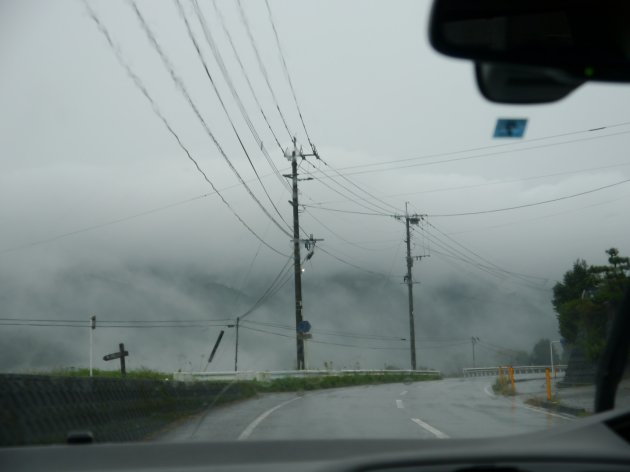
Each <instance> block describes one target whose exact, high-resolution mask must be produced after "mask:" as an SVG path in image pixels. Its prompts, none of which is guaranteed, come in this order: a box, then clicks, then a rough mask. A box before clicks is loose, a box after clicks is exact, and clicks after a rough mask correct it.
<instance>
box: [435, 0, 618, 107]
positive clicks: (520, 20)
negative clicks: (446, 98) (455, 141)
mask: <svg viewBox="0 0 630 472" xmlns="http://www.w3.org/2000/svg"><path fill="white" fill-rule="evenodd" d="M429 39H430V41H431V44H432V46H433V47H434V48H435V49H436V50H437V51H438V52H441V53H443V54H445V55H448V56H452V57H459V58H463V59H471V60H473V61H475V62H476V63H477V64H478V66H477V69H478V70H477V72H478V73H477V77H480V76H483V75H484V74H480V73H479V68H480V66H479V64H480V63H484V64H486V65H488V64H491V65H493V70H495V71H496V70H499V71H500V76H501V77H502V78H505V77H507V76H509V70H501V69H502V68H503V66H504V65H510V66H518V67H517V68H512V69H511V70H513V71H517V72H518V75H519V77H517V79H518V80H519V82H520V84H521V85H523V84H526V82H527V81H526V80H524V78H525V79H526V78H527V77H528V76H536V77H537V80H535V81H534V82H533V85H535V82H536V81H540V79H541V77H544V81H545V85H544V86H545V87H546V89H547V92H546V93H544V96H545V97H546V99H545V100H542V101H550V98H551V99H553V93H552V94H550V93H549V91H550V90H551V89H553V88H557V89H558V90H559V91H561V93H560V96H558V97H557V98H561V97H562V96H565V95H566V94H567V93H568V92H570V91H571V90H573V89H574V88H575V87H577V86H579V85H580V84H581V83H582V82H584V81H587V80H602V81H619V82H628V81H630V2H627V1H612V0H523V1H517V0H435V2H434V4H433V11H432V14H431V23H430V26H429ZM484 67H485V68H487V67H486V66H484ZM527 68H530V71H529V72H528V71H527ZM534 68H544V70H545V72H542V73H541V72H540V71H536V70H534ZM541 70H542V69H541ZM508 82H509V81H508ZM553 82H558V84H559V87H555V86H554V85H553ZM481 86H482V84H481V83H480V87H481ZM481 88H482V90H483V87H481ZM521 92H522V89H521ZM491 95H492V94H491ZM534 95H535V94H534ZM506 98H508V101H510V100H509V94H508V96H506ZM530 98H531V100H529V102H530V103H531V102H536V101H537V100H536V97H535V96H532V97H530ZM557 98H556V99H557ZM498 101H501V100H498ZM510 102H512V103H514V101H510ZM517 102H518V100H517ZM520 102H521V103H522V102H523V101H522V100H521V101H520Z"/></svg>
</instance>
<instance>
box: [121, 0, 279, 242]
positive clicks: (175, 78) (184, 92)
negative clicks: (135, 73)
mask: <svg viewBox="0 0 630 472" xmlns="http://www.w3.org/2000/svg"><path fill="white" fill-rule="evenodd" d="M178 4H179V3H178ZM131 6H132V8H133V10H134V12H135V14H136V17H137V18H138V21H139V23H140V26H141V28H142V30H143V31H144V33H145V34H146V36H147V39H148V40H149V43H150V44H151V45H152V46H153V48H154V49H155V51H156V52H157V53H158V55H159V56H160V59H161V60H162V63H163V64H164V66H165V68H166V69H167V70H168V72H169V74H170V76H171V79H172V80H173V82H174V83H175V85H176V86H177V88H178V89H179V91H180V92H181V93H182V95H184V97H185V98H186V101H187V102H188V104H189V105H190V107H191V108H192V110H193V112H194V114H195V116H196V117H197V119H198V120H199V121H200V123H201V125H202V126H203V128H204V130H205V131H206V134H207V135H208V136H209V137H210V139H211V140H212V142H213V143H214V145H215V147H216V148H217V150H218V151H219V154H221V157H223V160H225V162H226V163H227V164H228V166H229V167H230V169H231V170H232V172H233V173H234V175H235V176H236V177H237V179H238V180H239V182H241V184H242V185H243V187H244V188H245V190H246V191H247V193H248V194H249V195H250V197H251V198H252V200H254V201H255V202H256V204H257V205H258V207H259V208H260V209H261V210H262V211H263V213H264V214H265V215H266V216H267V217H268V218H269V219H270V220H271V222H272V223H274V224H275V225H276V226H277V227H278V229H280V231H282V232H283V233H284V234H286V235H289V236H290V233H289V232H288V231H287V230H286V229H285V228H284V227H283V226H282V225H281V224H280V223H278V221H276V219H275V218H274V217H273V215H272V214H271V213H269V211H268V210H267V208H265V206H264V205H263V204H262V203H261V201H260V200H259V199H258V197H256V195H255V194H254V192H253V191H252V189H251V188H250V187H249V185H247V183H246V182H245V180H244V179H243V177H242V176H241V174H240V173H239V172H238V170H237V169H236V168H235V167H234V165H233V164H232V161H231V160H230V158H229V157H228V156H227V154H226V153H225V151H224V149H223V147H222V146H221V144H220V143H219V141H218V140H217V138H216V136H215V135H214V133H213V132H212V130H211V129H210V127H209V126H208V123H207V122H206V120H205V119H204V118H203V116H202V115H201V112H200V111H199V108H198V107H197V105H196V104H195V102H194V100H193V99H192V97H191V96H190V93H189V92H188V89H187V88H186V86H185V84H184V82H183V81H182V79H181V77H179V76H178V75H177V73H176V72H175V69H174V67H173V65H172V64H171V61H170V60H169V58H168V56H167V55H166V53H165V52H164V50H163V49H162V47H161V46H160V44H159V43H158V41H157V39H156V37H155V35H154V34H153V31H152V30H151V28H150V27H149V25H148V23H147V22H146V20H145V19H144V16H143V15H142V13H141V12H140V10H139V8H138V5H137V4H136V1H135V0H131Z"/></svg>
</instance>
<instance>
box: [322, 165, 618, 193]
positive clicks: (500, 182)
mask: <svg viewBox="0 0 630 472" xmlns="http://www.w3.org/2000/svg"><path fill="white" fill-rule="evenodd" d="M627 166H630V162H623V163H616V164H610V165H606V166H597V167H589V168H584V169H576V170H569V171H564V172H554V173H552V174H542V175H533V176H529V177H522V178H518V179H507V180H496V181H493V182H485V183H481V184H470V185H460V186H456V187H441V188H435V189H429V190H421V191H419V192H408V193H397V194H391V195H387V197H400V196H406V195H420V194H425V193H436V192H450V191H453V190H466V189H472V188H480V187H491V186H495V185H505V184H511V183H516V182H527V181H529V180H539V179H546V178H549V177H560V176H564V175H572V174H582V173H587V172H593V171H597V170H604V169H613V168H618V167H627ZM326 203H328V202H326ZM330 203H337V202H330Z"/></svg>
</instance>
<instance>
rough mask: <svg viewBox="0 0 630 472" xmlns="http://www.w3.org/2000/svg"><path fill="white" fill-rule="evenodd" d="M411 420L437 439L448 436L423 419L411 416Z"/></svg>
mask: <svg viewBox="0 0 630 472" xmlns="http://www.w3.org/2000/svg"><path fill="white" fill-rule="evenodd" d="M411 421H413V422H414V423H416V424H417V425H418V426H420V427H421V428H424V429H426V430H427V431H428V432H429V433H431V434H432V435H433V436H435V437H436V438H438V439H448V437H449V436H448V434H445V433H443V432H442V431H440V430H439V429H437V428H434V427H433V426H431V425H430V424H428V423H425V422H424V421H422V420H419V419H418V418H411Z"/></svg>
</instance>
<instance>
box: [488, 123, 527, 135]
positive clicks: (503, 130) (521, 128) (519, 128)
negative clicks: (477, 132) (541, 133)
mask: <svg viewBox="0 0 630 472" xmlns="http://www.w3.org/2000/svg"><path fill="white" fill-rule="evenodd" d="M526 126H527V119H526V118H499V119H498V120H497V126H496V128H494V137H495V138H522V137H523V136H524V135H525V127H526Z"/></svg>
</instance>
